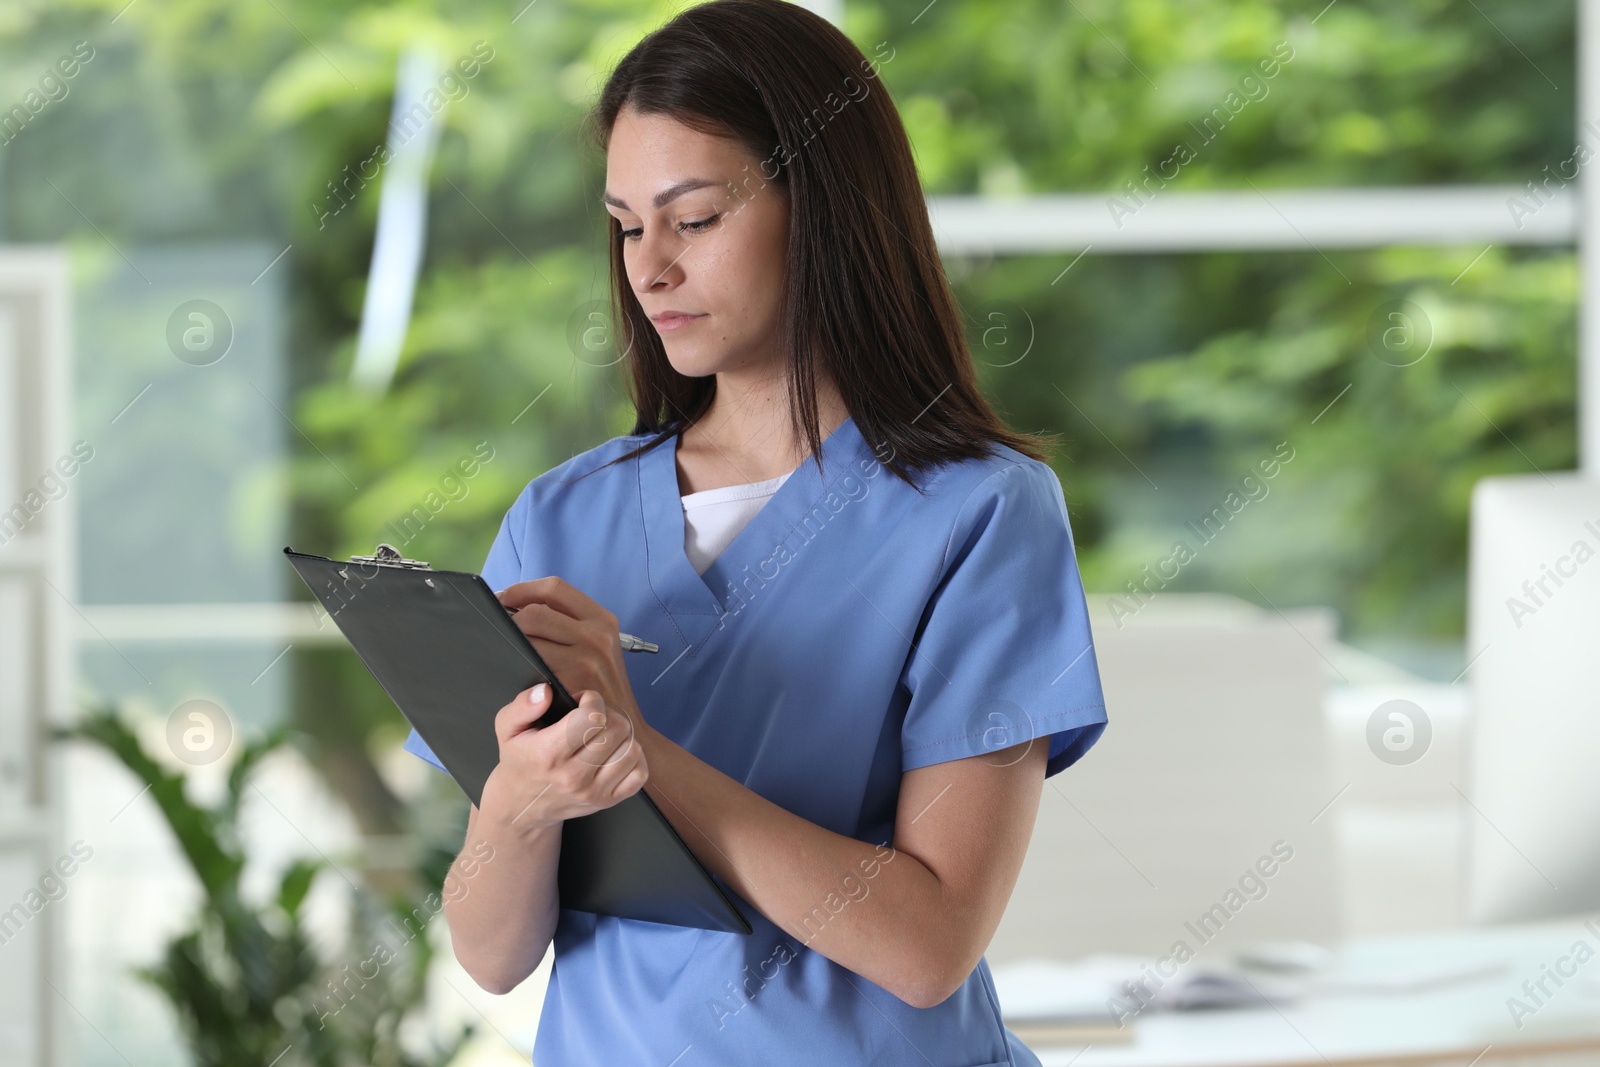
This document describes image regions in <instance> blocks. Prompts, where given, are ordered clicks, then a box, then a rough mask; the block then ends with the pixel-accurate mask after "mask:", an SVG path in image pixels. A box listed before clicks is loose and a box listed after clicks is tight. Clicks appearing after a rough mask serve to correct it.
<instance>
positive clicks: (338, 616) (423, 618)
mask: <svg viewBox="0 0 1600 1067" xmlns="http://www.w3.org/2000/svg"><path fill="white" fill-rule="evenodd" d="M283 553H284V555H285V556H287V557H288V558H289V563H290V564H291V565H292V566H293V567H294V569H295V572H296V573H297V574H299V575H300V578H301V580H302V581H304V582H305V583H306V585H307V586H308V587H309V588H310V589H311V592H312V593H313V594H314V595H315V596H316V598H317V599H318V600H319V601H320V602H321V603H322V606H323V607H324V608H325V609H327V612H328V614H329V616H330V617H331V618H332V619H333V621H334V622H335V623H336V624H338V627H339V630H340V631H341V632H342V633H343V634H344V636H345V637H346V639H348V640H349V642H350V647H351V648H353V649H355V652H356V655H357V656H359V657H360V658H361V662H362V663H363V664H365V666H366V668H367V670H369V671H370V672H372V676H373V677H374V678H376V679H377V681H378V684H379V685H380V686H382V687H383V691H384V692H385V693H387V694H388V695H389V699H390V700H392V701H394V703H395V706H396V707H397V708H399V709H400V713H401V714H402V715H404V716H405V718H406V720H407V721H408V722H410V723H411V725H412V726H414V727H415V728H416V731H417V733H418V734H420V735H421V736H422V740H423V741H425V742H426V743H427V745H428V747H429V748H430V749H432V750H433V753H434V755H436V756H438V757H439V762H441V763H443V764H444V765H445V768H446V769H447V770H448V771H449V772H450V776H451V777H452V778H454V779H455V781H456V784H457V785H459V786H460V787H461V791H462V792H463V793H465V794H466V795H467V797H468V798H469V799H470V800H471V801H472V802H473V804H477V803H478V802H479V799H480V798H481V797H482V795H483V784H484V782H485V781H486V780H487V779H488V777H489V773H490V772H491V771H493V770H494V768H495V767H496V766H497V765H498V764H499V762H500V746H499V742H498V740H497V739H496V737H495V732H494V717H495V713H496V712H498V711H499V710H500V709H501V708H502V707H504V706H505V705H506V704H507V703H508V702H510V700H511V699H512V697H514V696H516V694H517V693H519V692H521V691H522V690H524V689H527V688H529V687H530V686H533V685H535V684H537V683H539V682H549V683H550V688H551V689H552V690H553V692H554V696H553V697H552V700H551V705H550V710H549V711H547V712H546V713H545V715H544V716H543V717H542V718H540V719H539V721H538V722H537V723H536V724H535V725H536V726H540V727H544V726H548V725H550V724H551V723H554V722H557V721H559V720H560V719H561V717H562V716H564V715H565V714H566V713H567V712H569V711H571V710H573V709H574V708H576V707H577V701H575V700H573V698H572V695H571V694H570V693H568V692H567V689H566V687H565V686H563V685H562V684H561V681H560V679H558V678H556V676H555V673H554V672H553V671H551V670H550V668H549V667H548V666H546V664H545V662H544V660H543V659H542V658H541V657H540V655H539V653H538V651H537V650H536V649H535V648H534V647H533V644H532V643H531V642H530V641H529V640H528V638H527V635H525V634H524V633H523V632H522V631H521V630H519V629H518V628H517V625H516V623H514V622H512V621H511V617H510V615H509V614H507V612H506V608H505V605H503V604H501V603H500V600H499V598H498V597H496V596H495V595H494V590H492V589H490V588H489V585H488V583H487V582H485V581H484V580H483V578H482V577H480V576H479V575H476V574H471V573H468V572H465V571H436V570H434V569H432V568H431V567H429V566H428V564H427V563H425V562H422V561H420V560H410V559H406V558H404V557H403V556H401V554H400V553H399V551H397V550H396V549H395V548H394V547H393V546H392V545H387V544H381V545H379V546H378V551H377V553H375V554H374V555H371V556H352V557H351V558H350V559H349V560H348V561H344V562H340V561H338V560H332V559H328V558H327V557H325V556H313V555H307V554H306V553H303V552H296V551H294V550H293V549H291V548H285V549H284V550H283ZM557 885H558V889H559V893H560V900H561V907H563V908H573V909H576V910H578V911H588V912H594V913H596V914H600V915H614V916H618V917H620V918H625V919H639V920H642V921H645V922H656V923H668V924H671V925H674V926H690V927H696V928H699V929H705V930H720V931H724V932H727V933H740V934H749V933H751V931H752V928H751V926H750V921H749V920H748V919H746V918H745V917H744V914H743V913H742V912H741V911H740V910H739V907H738V905H737V904H735V903H734V902H733V900H732V898H730V897H729V896H728V894H727V893H725V892H724V891H723V889H722V887H721V886H719V885H718V884H717V883H716V881H715V880H714V879H713V878H712V877H711V872H709V871H707V870H706V868H705V866H704V865H703V864H702V863H701V862H700V860H699V859H698V858H697V857H696V856H695V854H694V853H693V852H691V851H690V850H689V846H688V845H687V844H685V843H684V841H683V838H682V837H680V836H679V835H678V832H677V830H675V829H673V827H672V824H671V823H669V822H668V821H667V819H666V816H664V815H662V814H661V809H659V808H658V807H656V804H655V801H653V800H651V799H650V797H649V796H647V795H646V794H645V792H644V790H642V789H641V790H639V791H638V792H637V793H635V794H633V795H632V796H630V797H628V798H627V799H626V800H623V801H621V802H620V803H617V804H614V805H612V806H611V807H609V808H603V809H601V810H600V811H597V812H593V813H591V814H589V815H585V816H582V817H581V818H577V819H568V820H567V821H566V822H565V823H564V824H562V828H561V867H560V870H559V871H558V872H557Z"/></svg>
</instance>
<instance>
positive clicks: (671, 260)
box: [631, 230, 689, 293]
mask: <svg viewBox="0 0 1600 1067" xmlns="http://www.w3.org/2000/svg"><path fill="white" fill-rule="evenodd" d="M688 250H689V242H688V241H687V240H686V239H685V238H684V237H683V235H682V234H678V233H674V232H673V231H671V230H666V231H660V230H658V231H656V233H655V234H653V235H652V234H650V233H644V234H640V236H639V242H638V244H637V245H636V246H635V248H634V253H633V269H632V271H631V273H632V275H633V282H634V287H635V288H636V289H638V290H639V292H641V293H642V292H647V291H649V290H651V289H654V288H655V287H656V286H658V285H668V286H671V285H675V284H676V283H677V282H678V281H679V280H681V278H682V277H683V268H682V267H680V266H678V261H679V260H680V259H682V258H683V254H684V253H685V252H687V251H688Z"/></svg>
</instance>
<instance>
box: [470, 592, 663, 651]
mask: <svg viewBox="0 0 1600 1067" xmlns="http://www.w3.org/2000/svg"><path fill="white" fill-rule="evenodd" d="M500 606H501V607H503V608H505V609H506V614H507V615H515V614H516V613H517V609H516V608H514V607H512V606H511V605H509V604H502V605H500ZM617 637H618V638H619V639H620V640H621V641H622V651H624V652H660V651H661V646H660V645H658V644H656V643H655V642H654V641H646V640H645V639H644V638H642V637H635V636H633V635H632V634H618V635H617Z"/></svg>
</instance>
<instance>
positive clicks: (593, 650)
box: [497, 575, 639, 716]
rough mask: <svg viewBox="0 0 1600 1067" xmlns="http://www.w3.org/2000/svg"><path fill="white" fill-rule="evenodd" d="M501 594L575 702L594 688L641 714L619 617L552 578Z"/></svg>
mask: <svg viewBox="0 0 1600 1067" xmlns="http://www.w3.org/2000/svg"><path fill="white" fill-rule="evenodd" d="M497 595H498V596H499V597H500V602H501V603H502V604H504V605H505V606H506V607H508V608H516V609H517V613H516V615H514V616H512V621H513V622H515V623H516V624H517V628H518V629H519V630H521V631H522V632H523V633H524V634H526V635H527V637H528V640H529V641H530V642H531V643H532V644H533V647H534V650H535V651H537V652H538V653H539V655H540V656H541V657H542V658H543V659H544V661H545V663H547V664H549V665H550V669H551V670H552V671H554V672H555V674H556V677H557V678H559V679H561V684H562V685H564V686H566V687H567V692H569V693H571V694H573V696H574V698H576V696H577V694H578V693H579V692H581V691H582V690H585V689H593V690H595V691H596V692H598V693H599V694H600V695H601V696H602V697H603V698H604V699H605V702H606V706H607V707H609V708H611V709H613V710H617V711H622V712H625V713H627V714H628V715H630V716H631V715H633V714H634V713H635V712H636V711H637V710H638V707H639V705H638V703H637V702H636V701H635V700H634V697H633V684H632V683H631V682H629V681H628V671H627V668H626V667H624V666H623V662H622V657H623V655H625V653H624V652H623V651H622V641H621V639H620V638H619V637H618V634H619V632H620V631H619V625H618V622H617V617H616V616H615V615H613V614H611V612H609V611H607V610H606V609H605V608H603V607H601V606H600V605H599V604H597V603H595V601H593V600H591V599H590V598H589V597H588V596H586V595H585V594H584V593H583V592H581V591H580V590H579V589H578V588H577V587H576V586H573V585H571V584H569V583H568V582H565V581H563V580H562V579H560V578H557V577H555V576H553V575H552V576H550V577H548V578H535V579H533V580H532V581H528V582H518V583H516V584H515V585H510V586H507V587H506V588H504V589H502V590H501V591H500V592H499V593H498V594H497Z"/></svg>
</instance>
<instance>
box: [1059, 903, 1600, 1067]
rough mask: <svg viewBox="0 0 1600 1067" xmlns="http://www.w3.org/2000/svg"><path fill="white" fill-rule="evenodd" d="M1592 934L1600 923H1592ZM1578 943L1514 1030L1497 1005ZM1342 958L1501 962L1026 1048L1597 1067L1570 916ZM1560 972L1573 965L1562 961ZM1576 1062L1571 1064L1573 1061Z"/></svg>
mask: <svg viewBox="0 0 1600 1067" xmlns="http://www.w3.org/2000/svg"><path fill="white" fill-rule="evenodd" d="M1596 927H1597V928H1600V921H1596ZM1580 940H1581V941H1584V942H1585V943H1586V944H1587V945H1588V946H1589V948H1590V949H1591V950H1592V951H1594V953H1595V955H1594V957H1593V958H1591V959H1589V960H1588V961H1587V962H1586V963H1584V964H1582V965H1578V966H1577V973H1576V975H1574V976H1573V977H1571V978H1564V979H1563V981H1564V982H1565V984H1564V985H1563V986H1562V987H1560V988H1557V987H1556V985H1555V984H1554V982H1553V981H1547V988H1548V989H1550V990H1551V991H1552V996H1550V997H1548V998H1545V1002H1544V1005H1543V1006H1542V1007H1540V1008H1538V1009H1537V1011H1536V1013H1535V1014H1534V1015H1532V1016H1526V1017H1524V1018H1523V1020H1522V1026H1521V1028H1520V1029H1519V1028H1518V1027H1517V1025H1516V1024H1515V1023H1514V1022H1513V1020H1512V1018H1511V1013H1510V1011H1509V1010H1508V1008H1507V1005H1506V1000H1507V998H1509V997H1513V996H1515V997H1518V998H1519V999H1522V1000H1524V1001H1525V1002H1526V1003H1529V1004H1530V1005H1531V1004H1532V1003H1533V1002H1532V1001H1531V1000H1529V999H1528V998H1527V995H1526V994H1525V993H1524V992H1523V990H1522V984H1523V983H1524V982H1525V981H1527V980H1529V979H1533V980H1535V981H1537V980H1538V979H1539V978H1540V977H1541V975H1542V974H1543V973H1544V972H1543V967H1544V966H1545V965H1550V966H1554V964H1555V963H1556V961H1557V959H1558V958H1560V957H1562V956H1568V955H1570V954H1571V952H1572V948H1573V945H1574V943H1575V942H1577V941H1580ZM1340 955H1341V958H1343V959H1345V960H1348V961H1350V962H1351V963H1352V964H1358V965H1360V966H1362V967H1363V969H1365V968H1366V967H1368V966H1370V967H1372V968H1373V969H1374V970H1377V969H1380V968H1382V966H1383V964H1384V963H1385V961H1389V960H1393V961H1396V962H1397V963H1400V964H1405V963H1408V962H1414V961H1418V960H1427V961H1430V962H1431V961H1451V962H1460V963H1461V964H1463V965H1464V966H1465V965H1486V964H1502V965H1503V967H1502V968H1501V969H1500V970H1498V971H1497V972H1496V973H1493V974H1491V975H1488V976H1485V977H1481V978H1478V979H1475V980H1470V981H1465V982H1460V983H1457V984H1452V985H1446V986H1442V987H1439V988H1436V989H1433V990H1431V991H1423V992H1408V993H1384V994H1371V993H1365V994H1360V995H1356V994H1343V995H1337V996H1334V995H1329V996H1326V997H1322V998H1318V999H1307V1000H1304V1001H1301V1002H1300V1003H1298V1004H1296V1005H1293V1006H1288V1007H1284V1008H1283V1009H1282V1010H1281V1011H1280V1010H1277V1009H1274V1008H1271V1007H1265V1008H1250V1009H1242V1010H1218V1011H1205V1012H1173V1013H1161V1014H1158V1013H1154V1012H1151V1013H1146V1014H1144V1015H1142V1016H1141V1017H1140V1018H1139V1019H1138V1020H1137V1022H1136V1023H1134V1024H1133V1025H1134V1026H1135V1033H1134V1040H1133V1041H1132V1043H1129V1044H1123V1045H1109V1044H1108V1045H1104V1046H1096V1045H1090V1046H1087V1047H1070V1048H1046V1047H1042V1046H1035V1051H1037V1052H1038V1054H1039V1058H1040V1059H1041V1060H1042V1061H1043V1063H1044V1064H1045V1067H1067V1065H1069V1064H1071V1065H1072V1067H1221V1065H1228V1067H1279V1065H1281V1067H1345V1065H1351V1064H1361V1065H1372V1064H1385V1063H1407V1064H1420V1063H1433V1062H1449V1063H1454V1064H1456V1065H1457V1067H1467V1065H1468V1064H1470V1063H1473V1062H1474V1061H1476V1062H1478V1063H1481V1064H1487V1063H1490V1062H1492V1061H1494V1060H1497V1059H1499V1058H1501V1057H1505V1056H1521V1057H1530V1056H1538V1055H1551V1056H1555V1055H1560V1054H1566V1059H1567V1061H1568V1062H1595V1063H1600V936H1597V935H1596V934H1594V933H1592V932H1590V931H1589V930H1588V929H1587V928H1585V927H1584V926H1583V925H1582V922H1581V920H1580V919H1574V920H1572V921H1563V922H1559V923H1549V924H1541V925H1537V926H1517V927H1488V928H1482V929H1473V930H1461V931H1452V932H1450V933H1440V934H1425V935H1413V936H1409V937H1404V938H1383V939H1373V940H1370V941H1361V942H1353V943H1351V944H1350V945H1348V946H1346V947H1345V948H1344V949H1343V950H1341V953H1340ZM1563 966H1564V967H1565V969H1567V970H1571V969H1572V968H1573V966H1574V964H1572V963H1569V964H1564V965H1563ZM1585 1052H1587V1053H1588V1054H1587V1055H1578V1056H1574V1055H1573V1054H1582V1053H1585Z"/></svg>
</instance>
